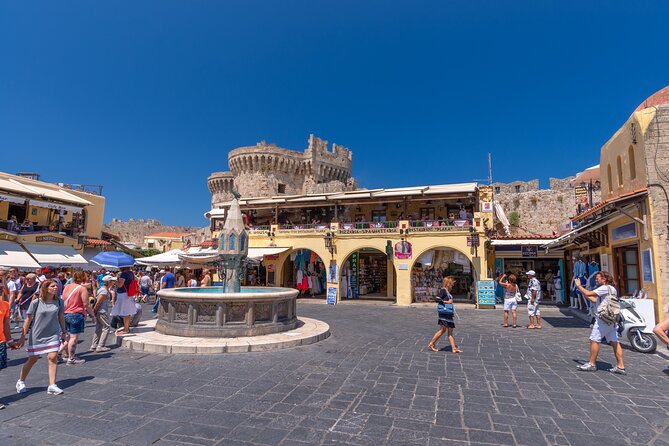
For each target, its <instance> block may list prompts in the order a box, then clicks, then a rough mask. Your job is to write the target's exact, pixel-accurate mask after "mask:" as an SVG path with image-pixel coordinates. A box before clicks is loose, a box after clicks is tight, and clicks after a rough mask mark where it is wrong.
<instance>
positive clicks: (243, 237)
mask: <svg viewBox="0 0 669 446" xmlns="http://www.w3.org/2000/svg"><path fill="white" fill-rule="evenodd" d="M245 244H246V235H244V234H242V235H240V236H239V250H240V251H244V245H245Z"/></svg>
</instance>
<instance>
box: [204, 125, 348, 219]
mask: <svg viewBox="0 0 669 446" xmlns="http://www.w3.org/2000/svg"><path fill="white" fill-rule="evenodd" d="M352 159H353V155H352V153H351V151H350V150H348V149H347V148H346V147H344V146H340V145H337V144H332V147H331V149H330V147H329V144H328V142H327V141H325V140H322V139H320V138H317V137H315V136H314V135H310V136H309V140H308V145H307V148H306V149H305V150H304V151H303V152H298V151H295V150H289V149H285V148H282V147H278V146H276V145H275V144H268V143H266V142H265V141H260V142H259V143H257V144H256V145H255V146H245V147H238V148H236V149H234V150H231V151H230V153H228V166H229V168H230V171H229V172H214V173H212V174H211V175H210V176H209V178H208V186H209V191H210V192H211V194H212V207H217V206H219V205H220V204H222V203H224V202H226V201H229V200H230V199H231V197H232V190H233V189H236V190H237V191H239V193H240V194H241V195H242V196H243V197H270V196H276V195H283V194H285V195H300V194H310V193H323V192H341V191H346V190H354V189H356V188H357V182H356V181H355V179H354V178H352V176H351V172H352Z"/></svg>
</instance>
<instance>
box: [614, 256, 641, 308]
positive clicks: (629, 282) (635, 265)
mask: <svg viewBox="0 0 669 446" xmlns="http://www.w3.org/2000/svg"><path fill="white" fill-rule="evenodd" d="M614 256H615V260H614V261H615V266H616V268H615V276H614V277H615V280H616V287H617V288H618V293H619V295H621V296H622V295H626V296H629V295H632V294H633V293H636V292H637V291H638V290H639V289H640V288H641V279H640V276H641V272H640V268H639V266H640V265H639V264H640V262H639V247H638V246H637V245H630V246H622V247H620V248H616V249H615V250H614Z"/></svg>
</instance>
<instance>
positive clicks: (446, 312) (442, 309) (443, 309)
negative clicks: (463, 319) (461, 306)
mask: <svg viewBox="0 0 669 446" xmlns="http://www.w3.org/2000/svg"><path fill="white" fill-rule="evenodd" d="M437 312H438V313H439V317H444V318H449V319H450V318H452V317H453V316H455V308H454V307H453V304H445V303H443V302H441V303H439V305H437Z"/></svg>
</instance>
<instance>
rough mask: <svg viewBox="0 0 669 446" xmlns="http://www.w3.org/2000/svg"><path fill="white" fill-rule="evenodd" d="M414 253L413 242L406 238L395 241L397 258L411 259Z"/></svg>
mask: <svg viewBox="0 0 669 446" xmlns="http://www.w3.org/2000/svg"><path fill="white" fill-rule="evenodd" d="M411 253H412V247H411V243H409V242H407V241H406V240H402V241H401V242H397V243H395V258H396V259H410V258H411Z"/></svg>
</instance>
